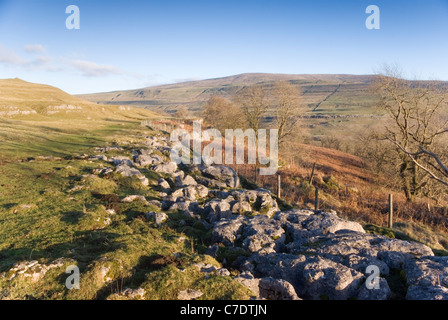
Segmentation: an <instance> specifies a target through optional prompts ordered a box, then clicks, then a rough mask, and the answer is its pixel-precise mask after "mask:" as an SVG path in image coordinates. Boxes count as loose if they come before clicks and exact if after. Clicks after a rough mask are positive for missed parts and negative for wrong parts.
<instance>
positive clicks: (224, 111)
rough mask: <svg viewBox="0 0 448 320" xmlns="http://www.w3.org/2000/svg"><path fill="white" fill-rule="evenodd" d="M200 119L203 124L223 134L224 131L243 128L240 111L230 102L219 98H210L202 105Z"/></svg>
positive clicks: (243, 123) (243, 121) (243, 122)
mask: <svg viewBox="0 0 448 320" xmlns="http://www.w3.org/2000/svg"><path fill="white" fill-rule="evenodd" d="M202 117H203V118H204V121H205V123H207V124H209V125H211V126H213V127H214V128H216V129H218V130H219V131H220V132H221V133H222V134H224V132H225V129H238V128H243V127H244V126H245V119H244V115H243V113H242V111H241V109H240V108H239V107H238V106H236V105H235V104H234V103H233V102H232V101H230V100H228V99H226V98H224V97H222V96H219V95H214V96H212V97H211V98H210V99H209V100H208V101H207V102H206V103H205V105H204V108H203V111H202Z"/></svg>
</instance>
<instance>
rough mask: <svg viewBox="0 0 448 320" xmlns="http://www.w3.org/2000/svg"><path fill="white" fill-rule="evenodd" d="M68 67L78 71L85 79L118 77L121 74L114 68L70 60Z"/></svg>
mask: <svg viewBox="0 0 448 320" xmlns="http://www.w3.org/2000/svg"><path fill="white" fill-rule="evenodd" d="M69 63H70V65H71V66H72V67H74V68H75V69H76V70H78V71H80V72H81V74H82V75H83V76H85V77H106V76H110V75H120V74H123V72H122V71H121V70H120V69H118V68H117V67H114V66H109V65H100V64H97V63H95V62H91V61H86V60H70V61H69Z"/></svg>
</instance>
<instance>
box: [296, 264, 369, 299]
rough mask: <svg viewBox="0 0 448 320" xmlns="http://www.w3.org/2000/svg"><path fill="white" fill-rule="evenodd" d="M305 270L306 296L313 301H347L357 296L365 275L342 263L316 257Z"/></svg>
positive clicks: (306, 265)
mask: <svg viewBox="0 0 448 320" xmlns="http://www.w3.org/2000/svg"><path fill="white" fill-rule="evenodd" d="M309 260H310V261H307V262H306V264H305V267H304V269H303V282H304V283H303V285H304V294H305V295H306V296H308V297H310V298H311V299H313V300H319V299H327V298H328V299H330V300H347V299H349V298H352V297H354V296H356V293H357V289H358V286H359V284H360V282H361V279H362V278H363V275H362V274H361V273H359V272H356V271H354V270H352V269H350V268H348V267H346V266H344V265H342V264H340V263H337V262H334V261H331V260H328V259H325V258H321V257H315V258H312V259H309Z"/></svg>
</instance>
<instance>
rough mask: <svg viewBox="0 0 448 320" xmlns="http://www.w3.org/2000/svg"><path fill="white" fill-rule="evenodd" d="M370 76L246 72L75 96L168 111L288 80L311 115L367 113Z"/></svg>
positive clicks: (371, 100) (198, 106)
mask: <svg viewBox="0 0 448 320" xmlns="http://www.w3.org/2000/svg"><path fill="white" fill-rule="evenodd" d="M373 78H374V76H371V75H344V74H340V75H338V74H322V75H320V74H316V75H306V74H302V75H300V74H299V75H290V74H267V73H248V74H240V75H235V76H229V77H223V78H216V79H208V80H200V81H188V82H183V83H176V84H168V85H162V86H154V87H147V88H142V89H136V90H126V91H113V92H106V93H97V94H87V95H78V97H79V98H82V99H85V100H88V101H91V102H95V103H102V104H111V105H117V104H126V105H134V106H139V107H145V108H148V109H151V110H163V111H165V112H167V113H172V112H174V111H175V110H176V109H177V108H178V107H179V106H181V105H185V106H187V107H188V108H189V110H191V111H199V110H200V109H201V108H202V106H203V105H204V103H205V102H206V101H207V100H208V99H209V98H210V97H211V96H212V95H215V94H219V95H223V96H225V97H231V96H232V95H233V94H234V93H236V92H238V91H239V90H241V89H242V88H244V87H245V86H250V85H253V84H262V85H265V86H267V87H269V86H271V85H272V84H273V83H275V82H276V81H289V82H291V83H292V84H294V85H297V86H298V87H299V88H300V90H301V91H302V93H303V100H304V103H305V104H306V105H307V106H308V108H309V111H310V112H311V113H312V114H316V115H323V114H324V115H333V114H370V113H372V110H371V107H372V106H373V105H374V103H375V100H376V99H375V96H374V94H373V93H372V92H371V91H370V90H369V85H370V83H371V81H372V79H373Z"/></svg>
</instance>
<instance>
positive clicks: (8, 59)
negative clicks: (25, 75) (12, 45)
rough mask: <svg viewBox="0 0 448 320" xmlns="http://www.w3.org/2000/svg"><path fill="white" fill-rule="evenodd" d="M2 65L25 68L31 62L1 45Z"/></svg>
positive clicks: (0, 57) (0, 56)
mask: <svg viewBox="0 0 448 320" xmlns="http://www.w3.org/2000/svg"><path fill="white" fill-rule="evenodd" d="M0 63H2V64H5V65H10V66H11V65H12V66H23V65H26V64H27V63H29V60H26V59H24V58H22V57H21V56H19V55H18V54H16V53H15V52H14V51H12V50H10V49H8V48H5V47H4V46H2V45H0Z"/></svg>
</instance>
